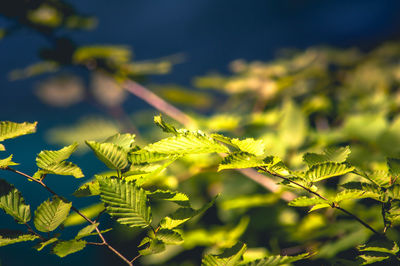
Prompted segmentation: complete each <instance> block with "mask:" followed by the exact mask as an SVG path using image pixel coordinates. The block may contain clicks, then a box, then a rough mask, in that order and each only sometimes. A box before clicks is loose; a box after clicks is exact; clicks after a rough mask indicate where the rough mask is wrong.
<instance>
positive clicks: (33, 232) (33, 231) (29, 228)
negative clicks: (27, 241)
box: [24, 223, 46, 240]
mask: <svg viewBox="0 0 400 266" xmlns="http://www.w3.org/2000/svg"><path fill="white" fill-rule="evenodd" d="M24 225H26V227H27V228H28V231H29V232H31V233H32V234H34V235H36V236H38V237H39V238H40V240H46V239H45V238H44V237H43V236H41V235H40V234H39V233H37V232H36V231H35V230H33V228H32V227H31V226H30V225H29V224H28V223H24Z"/></svg>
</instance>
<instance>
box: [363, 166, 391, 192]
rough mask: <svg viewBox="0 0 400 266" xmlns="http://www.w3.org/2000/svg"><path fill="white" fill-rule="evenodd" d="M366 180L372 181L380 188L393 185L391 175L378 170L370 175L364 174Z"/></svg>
mask: <svg viewBox="0 0 400 266" xmlns="http://www.w3.org/2000/svg"><path fill="white" fill-rule="evenodd" d="M362 176H364V177H365V178H367V179H368V180H370V181H371V182H373V183H375V184H376V185H378V186H379V187H384V188H386V187H389V186H390V185H391V178H390V176H389V173H388V172H387V171H384V170H377V171H373V172H370V173H367V174H366V175H365V174H362Z"/></svg>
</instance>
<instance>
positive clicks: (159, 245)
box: [139, 238, 165, 256]
mask: <svg viewBox="0 0 400 266" xmlns="http://www.w3.org/2000/svg"><path fill="white" fill-rule="evenodd" d="M148 243H149V244H148V246H147V247H146V248H144V249H141V250H139V253H140V254H141V255H142V256H146V255H150V254H156V253H160V252H162V251H164V250H165V244H164V243H163V242H162V241H161V240H159V239H157V238H155V239H151V240H150V241H149V242H148Z"/></svg>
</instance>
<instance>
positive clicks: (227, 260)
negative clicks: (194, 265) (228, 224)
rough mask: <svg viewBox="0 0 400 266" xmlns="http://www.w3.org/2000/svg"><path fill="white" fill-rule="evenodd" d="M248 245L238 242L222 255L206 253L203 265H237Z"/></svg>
mask: <svg viewBox="0 0 400 266" xmlns="http://www.w3.org/2000/svg"><path fill="white" fill-rule="evenodd" d="M246 249H247V246H246V244H243V243H237V244H236V245H234V246H233V247H231V248H229V249H226V250H224V252H223V253H222V254H220V255H205V256H204V257H203V259H202V261H201V265H203V266H221V265H224V266H235V265H238V263H239V261H240V260H241V258H242V256H243V254H244V252H245V251H246Z"/></svg>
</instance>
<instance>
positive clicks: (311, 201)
mask: <svg viewBox="0 0 400 266" xmlns="http://www.w3.org/2000/svg"><path fill="white" fill-rule="evenodd" d="M325 203H328V204H329V202H327V201H326V200H324V199H321V198H309V197H306V196H302V197H298V198H295V199H294V200H291V201H290V202H289V206H295V207H306V206H312V205H316V204H325Z"/></svg>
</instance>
